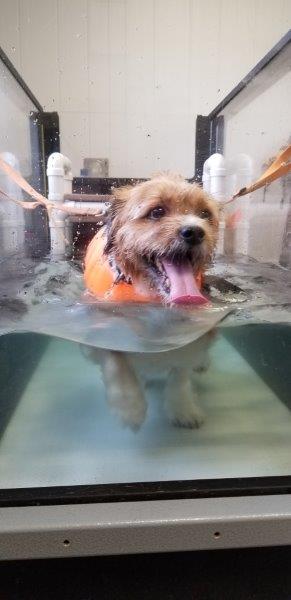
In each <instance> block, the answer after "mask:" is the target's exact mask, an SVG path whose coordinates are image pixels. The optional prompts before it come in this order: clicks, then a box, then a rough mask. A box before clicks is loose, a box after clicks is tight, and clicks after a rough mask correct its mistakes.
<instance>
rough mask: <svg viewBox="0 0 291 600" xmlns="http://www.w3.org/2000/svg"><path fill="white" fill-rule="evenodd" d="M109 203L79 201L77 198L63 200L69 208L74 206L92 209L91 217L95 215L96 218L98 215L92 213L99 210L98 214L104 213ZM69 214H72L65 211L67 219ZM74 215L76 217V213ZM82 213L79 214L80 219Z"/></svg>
mask: <svg viewBox="0 0 291 600" xmlns="http://www.w3.org/2000/svg"><path fill="white" fill-rule="evenodd" d="M109 204H110V203H109V202H79V201H78V200H66V201H65V206H68V207H69V208H72V209H74V208H76V209H78V210H79V209H80V210H81V209H84V210H86V209H88V210H89V211H92V217H94V218H95V217H96V219H98V215H94V214H93V213H94V212H96V213H97V211H98V212H100V216H102V215H103V214H105V213H106V212H107V210H108V205H109ZM71 216H74V215H70V214H67V213H66V217H67V218H68V219H69V218H70V217H71ZM75 216H76V217H78V214H76V215H75ZM82 216H83V215H80V219H82Z"/></svg>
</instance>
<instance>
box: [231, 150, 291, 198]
mask: <svg viewBox="0 0 291 600" xmlns="http://www.w3.org/2000/svg"><path fill="white" fill-rule="evenodd" d="M289 171H291V145H290V146H288V147H287V148H285V150H283V152H280V154H278V156H277V157H276V158H275V160H274V161H273V162H272V164H271V165H270V166H269V167H268V169H267V170H266V171H265V172H264V173H263V174H262V175H261V177H260V178H259V179H257V181H255V182H254V183H253V184H252V185H250V186H249V187H244V188H241V189H240V190H239V191H238V192H237V193H236V194H235V195H234V196H233V197H232V199H231V200H235V198H238V197H239V196H245V195H246V194H250V193H251V192H254V191H255V190H258V189H259V188H261V187H264V186H266V185H269V184H270V183H272V181H275V180H276V179H279V177H284V175H287V173H289Z"/></svg>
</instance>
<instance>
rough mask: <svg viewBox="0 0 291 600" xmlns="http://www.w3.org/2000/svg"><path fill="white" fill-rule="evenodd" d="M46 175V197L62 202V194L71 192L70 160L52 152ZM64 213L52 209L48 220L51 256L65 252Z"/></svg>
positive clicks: (55, 201)
mask: <svg viewBox="0 0 291 600" xmlns="http://www.w3.org/2000/svg"><path fill="white" fill-rule="evenodd" d="M47 176H48V188H49V194H48V199H49V200H50V201H51V202H54V203H55V204H56V206H57V205H58V204H63V202H64V195H65V194H70V193H72V180H73V175H72V166H71V161H70V160H69V159H68V158H67V157H66V156H64V155H63V154H61V153H60V152H54V153H53V154H51V155H50V157H49V159H48V164H47ZM65 219H66V215H65V213H64V212H62V211H60V210H56V211H55V210H52V211H51V215H50V220H49V227H50V238H51V254H52V255H53V256H64V255H65V252H66V235H65Z"/></svg>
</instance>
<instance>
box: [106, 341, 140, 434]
mask: <svg viewBox="0 0 291 600" xmlns="http://www.w3.org/2000/svg"><path fill="white" fill-rule="evenodd" d="M101 368H102V373H103V380H104V385H105V388H106V395H107V401H108V404H109V406H110V408H111V410H112V412H113V413H115V414H116V415H117V416H118V417H119V418H120V419H121V421H122V422H123V423H124V425H127V426H129V427H130V428H131V429H133V430H136V429H138V428H139V427H140V426H141V424H142V423H143V421H144V419H145V415H146V402H145V398H144V395H143V391H142V388H141V386H140V384H139V381H138V379H137V376H136V374H135V372H134V370H133V368H132V367H131V365H130V364H129V361H128V360H127V357H126V354H123V353H121V352H113V351H109V350H107V351H106V352H104V355H103V359H102V361H101Z"/></svg>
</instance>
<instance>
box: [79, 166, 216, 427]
mask: <svg viewBox="0 0 291 600" xmlns="http://www.w3.org/2000/svg"><path fill="white" fill-rule="evenodd" d="M217 234H218V208H217V206H216V204H215V202H214V201H213V200H211V199H210V198H209V197H208V196H207V194H205V192H204V191H203V190H202V189H201V188H200V187H198V186H197V185H193V184H190V183H187V182H186V181H184V180H183V179H182V178H181V177H180V176H177V175H174V174H167V173H164V174H163V173H162V174H159V175H157V176H155V177H153V178H152V179H150V180H149V181H146V182H144V183H141V184H138V185H136V186H128V187H123V188H120V189H117V190H115V200H114V202H113V205H112V208H111V214H110V218H109V221H108V224H107V226H106V236H107V239H106V244H105V249H104V252H105V254H106V255H107V257H108V261H109V264H110V267H111V268H112V270H113V271H114V278H115V281H116V282H118V281H120V280H121V281H126V282H129V283H132V284H134V285H135V286H136V287H137V289H138V290H139V292H141V293H144V294H147V295H148V296H153V297H157V296H159V297H161V298H162V299H163V302H165V303H167V304H168V303H170V304H172V303H180V304H183V303H184V302H186V303H187V304H189V303H191V302H196V301H197V296H199V294H200V291H199V289H198V285H197V283H196V281H195V278H196V277H197V274H199V273H201V272H204V271H205V269H206V268H207V265H208V264H209V262H210V259H211V257H212V254H213V251H214V249H215V243H216V239H217ZM200 296H201V295H200ZM210 337H211V336H209V334H206V335H204V336H203V337H202V338H200V339H199V340H198V341H196V342H194V343H192V344H190V345H188V346H187V347H182V348H180V349H178V350H172V351H169V352H161V353H152V354H150V353H147V354H142V355H138V354H134V353H132V354H131V353H120V352H113V351H110V350H97V349H96V350H95V349H94V350H89V352H88V353H89V356H90V358H91V359H93V360H94V361H95V362H98V363H99V364H100V365H101V369H102V373H103V379H104V383H105V388H106V393H107V399H108V403H109V406H110V407H111V409H113V411H114V412H115V413H117V414H118V416H119V417H120V419H121V420H122V421H123V422H124V423H125V424H126V425H129V426H130V427H131V428H133V429H135V428H138V427H139V426H140V425H141V423H142V422H143V421H144V418H145V414H146V401H145V395H144V383H145V382H147V381H148V380H150V379H151V378H153V377H154V378H156V376H157V375H158V376H161V375H162V376H163V378H164V382H165V403H166V411H167V414H168V417H169V418H170V420H171V421H172V422H173V423H175V424H176V425H180V426H184V427H190V428H193V427H198V426H199V425H200V424H201V422H202V420H203V417H202V413H201V410H200V408H199V406H198V404H197V403H196V393H195V390H194V389H193V382H192V373H193V370H196V371H201V370H204V369H205V367H206V365H207V360H208V356H207V352H208V347H209V343H210Z"/></svg>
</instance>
